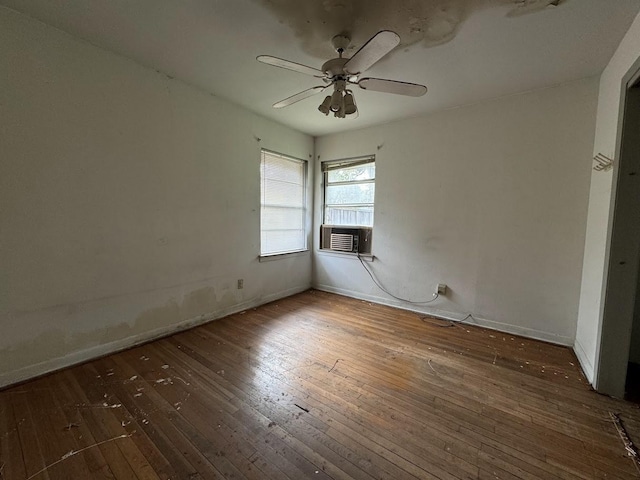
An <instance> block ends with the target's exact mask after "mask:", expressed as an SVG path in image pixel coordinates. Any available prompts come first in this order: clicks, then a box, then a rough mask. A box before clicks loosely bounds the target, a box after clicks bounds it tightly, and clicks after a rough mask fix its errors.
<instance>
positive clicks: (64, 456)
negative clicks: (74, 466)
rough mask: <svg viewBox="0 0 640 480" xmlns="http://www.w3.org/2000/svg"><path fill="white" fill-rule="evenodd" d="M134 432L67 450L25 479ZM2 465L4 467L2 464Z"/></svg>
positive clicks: (127, 436)
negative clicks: (78, 448) (77, 448)
mask: <svg viewBox="0 0 640 480" xmlns="http://www.w3.org/2000/svg"><path fill="white" fill-rule="evenodd" d="M134 433H136V432H135V430H134V431H133V432H131V433H129V434H122V435H119V436H117V437H113V438H110V439H108V440H103V441H102V442H98V443H94V444H93V445H89V446H88V447H84V448H81V449H80V450H71V451H69V452H67V453H65V454H64V455H63V456H62V457H60V460H56V461H55V462H53V463H50V464H49V465H47V466H46V467H44V468H43V469H42V470H39V471H37V472H36V473H34V474H33V475H31V476H30V477H29V478H27V480H31V479H32V478H35V477H37V476H38V475H40V474H41V473H44V472H46V471H47V470H49V469H50V468H51V467H53V466H55V465H57V464H59V463H61V462H64V461H65V460H67V459H68V458H71V457H73V456H74V455H77V454H79V453H82V452H84V451H85V450H89V449H90V448H94V447H99V446H100V445H104V444H105V443H109V442H113V441H115V440H120V439H121V438H129V437H130V436H131V435H133V434H134ZM3 467H4V464H3Z"/></svg>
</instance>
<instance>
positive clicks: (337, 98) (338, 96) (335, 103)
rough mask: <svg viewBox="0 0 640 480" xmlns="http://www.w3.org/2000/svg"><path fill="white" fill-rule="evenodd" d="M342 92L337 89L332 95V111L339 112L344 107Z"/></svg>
mask: <svg viewBox="0 0 640 480" xmlns="http://www.w3.org/2000/svg"><path fill="white" fill-rule="evenodd" d="M343 102H344V101H343V99H342V92H341V91H340V90H339V89H337V88H336V89H335V90H334V91H333V94H332V95H331V107H330V108H331V111H332V112H337V111H339V110H340V108H341V107H342V105H343Z"/></svg>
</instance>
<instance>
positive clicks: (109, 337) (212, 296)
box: [0, 286, 241, 371]
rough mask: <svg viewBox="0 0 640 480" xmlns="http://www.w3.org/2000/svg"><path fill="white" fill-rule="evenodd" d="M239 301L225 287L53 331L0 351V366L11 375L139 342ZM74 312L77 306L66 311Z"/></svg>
mask: <svg viewBox="0 0 640 480" xmlns="http://www.w3.org/2000/svg"><path fill="white" fill-rule="evenodd" d="M240 301H241V299H240V298H238V297H236V294H235V292H234V291H233V290H230V289H229V288H225V287H224V286H222V287H219V288H218V289H215V288H214V287H211V286H210V287H203V288H199V289H196V290H193V291H191V292H189V293H187V294H185V295H184V296H183V298H182V301H180V302H178V301H176V300H175V299H171V300H169V301H168V302H167V303H166V304H165V305H163V306H161V307H156V308H151V309H149V310H146V311H144V312H142V313H140V314H139V315H138V316H137V317H136V318H135V319H133V320H132V321H130V322H122V323H119V324H116V325H108V326H103V325H100V326H99V327H98V328H95V329H92V330H90V331H84V332H72V331H68V330H64V329H62V328H59V327H58V328H52V329H51V330H48V331H46V332H43V333H41V334H39V335H36V336H34V337H32V338H30V339H29V340H26V341H24V342H19V343H15V344H13V345H11V346H10V347H7V348H5V349H2V350H0V365H3V366H4V367H5V368H6V370H8V371H11V370H13V369H17V368H19V367H21V366H24V365H31V364H37V363H41V362H46V361H48V360H51V359H54V358H60V357H64V356H65V355H67V354H68V353H69V352H74V351H78V350H82V349H86V348H88V347H94V346H97V345H104V344H110V343H113V342H117V341H119V340H123V339H127V338H138V337H139V336H141V335H143V334H145V333H146V332H153V331H158V330H161V329H166V328H170V327H172V326H173V325H176V324H180V323H181V322H184V321H189V320H193V321H198V320H200V319H205V318H208V317H210V316H212V315H213V314H215V313H216V312H220V311H224V310H225V309H228V308H230V307H232V306H233V305H236V304H238V303H239V302H240ZM66 308H67V309H68V311H73V310H75V309H76V308H77V305H75V304H73V305H69V306H68V307H66Z"/></svg>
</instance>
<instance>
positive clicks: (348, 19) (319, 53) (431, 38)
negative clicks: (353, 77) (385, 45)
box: [252, 0, 569, 59]
mask: <svg viewBox="0 0 640 480" xmlns="http://www.w3.org/2000/svg"><path fill="white" fill-rule="evenodd" d="M252 1H254V2H256V3H259V4H261V5H262V6H264V7H265V8H267V9H268V10H269V11H271V12H272V13H273V14H274V15H275V16H276V17H277V18H278V19H279V21H280V22H281V23H284V24H287V25H288V26H289V27H290V28H291V29H292V30H293V32H294V34H295V36H296V37H297V38H298V39H299V40H300V43H301V47H302V49H303V51H305V52H306V53H308V54H309V55H311V56H314V57H317V58H321V59H326V58H329V57H332V56H335V52H334V50H333V47H332V46H331V42H330V40H331V39H332V38H333V37H334V36H335V35H338V34H341V35H346V36H348V37H349V38H351V45H350V46H349V48H348V51H347V55H350V54H352V53H354V52H355V50H357V49H358V48H360V47H361V46H362V45H363V44H364V43H365V42H366V41H367V40H368V39H369V38H371V37H372V36H373V35H375V34H376V33H377V32H379V31H380V30H392V31H394V32H396V33H397V34H398V35H400V46H399V47H400V48H402V47H407V46H409V45H413V44H416V43H421V44H422V45H424V46H425V47H433V46H436V45H441V44H443V43H447V42H449V41H451V40H452V39H453V38H455V36H456V35H457V33H458V32H459V31H460V28H461V27H462V25H463V24H464V22H465V21H466V20H467V19H468V18H469V17H470V16H471V15H473V13H474V12H477V11H480V10H483V9H486V8H501V9H502V10H504V15H505V17H506V18H505V21H508V17H516V16H520V15H524V14H528V13H536V12H539V11H541V10H544V9H546V8H550V7H555V6H558V5H561V4H563V3H565V2H567V1H569V0H394V1H389V0H252Z"/></svg>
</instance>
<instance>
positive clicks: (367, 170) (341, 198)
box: [322, 157, 376, 227]
mask: <svg viewBox="0 0 640 480" xmlns="http://www.w3.org/2000/svg"><path fill="white" fill-rule="evenodd" d="M322 171H323V175H324V224H325V225H349V226H354V227H372V226H373V198H374V196H375V188H376V164H375V158H374V157H367V158H358V159H352V160H343V161H337V162H325V163H323V164H322Z"/></svg>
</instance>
